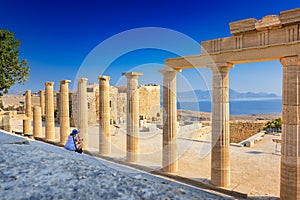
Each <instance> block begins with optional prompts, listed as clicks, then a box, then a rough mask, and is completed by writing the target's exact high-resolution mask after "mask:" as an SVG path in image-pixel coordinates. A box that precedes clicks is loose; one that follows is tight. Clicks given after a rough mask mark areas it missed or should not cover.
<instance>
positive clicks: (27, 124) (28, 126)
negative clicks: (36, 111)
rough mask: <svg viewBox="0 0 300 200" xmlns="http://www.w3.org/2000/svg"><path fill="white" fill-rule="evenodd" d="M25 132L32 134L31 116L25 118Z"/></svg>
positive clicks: (25, 133)
mask: <svg viewBox="0 0 300 200" xmlns="http://www.w3.org/2000/svg"><path fill="white" fill-rule="evenodd" d="M23 134H24V135H31V119H30V118H26V119H23Z"/></svg>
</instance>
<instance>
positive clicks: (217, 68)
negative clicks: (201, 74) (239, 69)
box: [207, 62, 234, 72]
mask: <svg viewBox="0 0 300 200" xmlns="http://www.w3.org/2000/svg"><path fill="white" fill-rule="evenodd" d="M207 67H208V68H210V69H211V70H212V71H213V72H221V71H228V70H229V69H231V68H233V67H234V64H233V63H228V62H225V63H213V64H210V65H208V66H207Z"/></svg>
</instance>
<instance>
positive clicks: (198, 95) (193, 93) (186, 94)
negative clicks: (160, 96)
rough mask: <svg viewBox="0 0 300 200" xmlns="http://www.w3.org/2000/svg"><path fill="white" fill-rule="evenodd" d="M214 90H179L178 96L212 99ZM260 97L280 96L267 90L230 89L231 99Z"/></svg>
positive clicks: (192, 98) (185, 98) (188, 98)
mask: <svg viewBox="0 0 300 200" xmlns="http://www.w3.org/2000/svg"><path fill="white" fill-rule="evenodd" d="M211 95H212V92H211V91H209V90H205V91H204V90H194V91H187V92H178V93H177V97H178V99H179V100H180V101H195V99H196V100H210V99H211ZM258 98H279V96H278V95H276V94H273V93H266V92H259V93H255V92H246V93H243V92H237V91H235V90H232V89H229V99H231V100H234V99H258Z"/></svg>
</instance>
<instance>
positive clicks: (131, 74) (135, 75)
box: [122, 72, 143, 78]
mask: <svg viewBox="0 0 300 200" xmlns="http://www.w3.org/2000/svg"><path fill="white" fill-rule="evenodd" d="M142 75H143V73H141V72H124V73H122V76H126V77H127V78H138V77H139V76H142Z"/></svg>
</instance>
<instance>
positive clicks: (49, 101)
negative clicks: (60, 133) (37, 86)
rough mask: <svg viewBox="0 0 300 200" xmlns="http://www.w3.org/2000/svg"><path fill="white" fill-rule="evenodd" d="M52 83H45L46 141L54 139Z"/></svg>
mask: <svg viewBox="0 0 300 200" xmlns="http://www.w3.org/2000/svg"><path fill="white" fill-rule="evenodd" d="M53 85H54V82H46V83H45V87H46V98H45V113H46V125H45V129H46V139H47V140H54V139H55V124H54V99H53Z"/></svg>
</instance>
